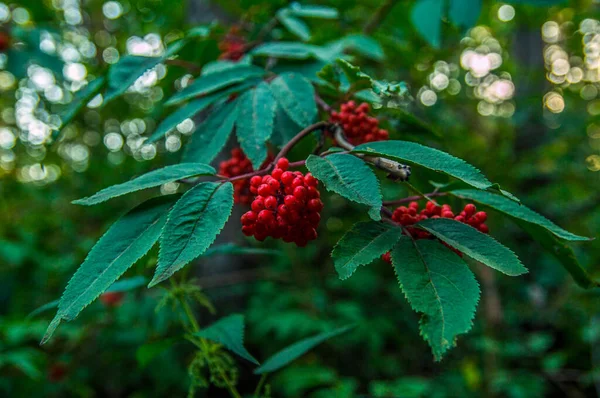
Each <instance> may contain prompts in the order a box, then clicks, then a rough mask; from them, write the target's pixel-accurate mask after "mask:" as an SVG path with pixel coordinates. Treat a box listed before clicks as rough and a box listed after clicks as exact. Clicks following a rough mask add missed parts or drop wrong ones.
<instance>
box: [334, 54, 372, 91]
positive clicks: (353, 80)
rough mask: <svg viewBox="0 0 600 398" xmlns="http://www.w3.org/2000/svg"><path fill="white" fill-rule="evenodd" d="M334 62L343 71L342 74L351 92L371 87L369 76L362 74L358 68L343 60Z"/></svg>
mask: <svg viewBox="0 0 600 398" xmlns="http://www.w3.org/2000/svg"><path fill="white" fill-rule="evenodd" d="M336 62H337V64H338V65H339V66H340V68H342V71H344V74H345V75H346V77H347V78H348V83H350V86H351V91H353V92H354V91H360V90H364V89H367V88H371V87H372V85H373V79H372V78H371V76H369V75H367V74H366V73H364V72H362V71H361V70H360V68H359V67H358V66H354V65H352V64H351V63H350V62H348V61H346V60H343V59H338V60H337V61H336ZM349 91H350V90H349Z"/></svg>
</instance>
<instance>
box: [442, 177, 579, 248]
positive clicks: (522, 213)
mask: <svg viewBox="0 0 600 398" xmlns="http://www.w3.org/2000/svg"><path fill="white" fill-rule="evenodd" d="M449 193H450V194H451V195H454V196H457V197H459V198H462V199H468V200H473V201H475V202H477V203H481V204H483V205H485V206H489V207H491V208H493V209H496V210H498V211H499V212H501V213H504V214H506V215H507V216H509V217H512V218H515V219H517V220H523V221H525V222H528V223H531V224H535V225H539V226H540V227H543V228H545V229H547V230H548V231H550V232H551V233H553V234H554V235H556V236H557V237H559V238H561V239H564V240H568V241H585V240H590V238H586V237H584V236H578V235H575V234H572V233H570V232H568V231H565V230H564V229H562V228H561V227H559V226H558V225H556V224H554V223H553V222H552V221H550V220H548V219H547V218H546V217H544V216H542V215H540V214H538V213H536V212H535V211H533V210H531V209H530V208H528V207H527V206H525V205H523V204H519V203H517V202H515V201H512V200H510V199H508V198H506V197H504V196H501V195H497V194H494V193H491V192H483V191H477V190H474V189H459V190H455V191H450V192H449Z"/></svg>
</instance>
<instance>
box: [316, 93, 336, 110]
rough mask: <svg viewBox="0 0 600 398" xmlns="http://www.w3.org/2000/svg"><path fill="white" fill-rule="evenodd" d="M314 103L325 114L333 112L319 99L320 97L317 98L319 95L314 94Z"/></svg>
mask: <svg viewBox="0 0 600 398" xmlns="http://www.w3.org/2000/svg"><path fill="white" fill-rule="evenodd" d="M315 101H316V102H317V105H319V106H320V107H321V109H323V110H324V111H325V112H327V113H331V111H332V110H333V108H332V107H331V106H330V105H329V104H328V103H327V102H325V100H323V98H321V96H319V94H317V93H315Z"/></svg>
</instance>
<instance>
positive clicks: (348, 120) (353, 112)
mask: <svg viewBox="0 0 600 398" xmlns="http://www.w3.org/2000/svg"><path fill="white" fill-rule="evenodd" d="M369 110H370V107H369V104H367V103H365V102H363V103H362V104H360V105H358V106H357V105H356V103H355V102H354V101H348V102H346V103H345V104H342V106H341V107H340V111H339V112H336V111H333V112H331V118H330V119H329V121H331V122H332V123H339V124H340V125H341V126H342V128H343V129H344V134H345V135H346V138H347V139H348V141H349V142H350V143H351V144H352V145H359V144H364V143H365V142H373V141H384V140H387V139H388V137H389V134H388V132H387V130H383V129H380V128H379V120H377V119H376V118H374V117H372V116H369V115H368V113H369Z"/></svg>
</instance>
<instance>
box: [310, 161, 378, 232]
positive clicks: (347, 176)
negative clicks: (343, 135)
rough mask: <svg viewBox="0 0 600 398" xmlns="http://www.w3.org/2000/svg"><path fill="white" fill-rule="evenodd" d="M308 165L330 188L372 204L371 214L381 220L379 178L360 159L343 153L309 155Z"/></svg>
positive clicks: (366, 203) (365, 203) (361, 202)
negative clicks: (324, 155)
mask: <svg viewBox="0 0 600 398" xmlns="http://www.w3.org/2000/svg"><path fill="white" fill-rule="evenodd" d="M306 167H307V168H308V170H309V171H310V172H311V173H312V174H313V175H314V176H315V178H317V179H318V180H319V181H321V182H322V183H323V185H325V188H327V190H329V191H333V192H335V193H337V194H340V195H342V196H343V197H345V198H346V199H349V200H352V201H354V202H356V203H360V204H364V205H367V206H369V207H370V209H369V215H370V216H371V218H372V219H373V220H375V221H379V220H381V214H380V213H379V212H380V209H381V189H380V187H379V181H377V177H376V176H375V174H374V173H373V171H372V170H371V169H370V168H369V166H367V165H366V164H365V162H363V161H362V160H361V159H359V158H357V157H355V156H352V155H348V154H344V153H336V154H333V155H329V156H327V157H325V158H321V157H319V156H315V155H310V156H309V157H308V159H307V160H306Z"/></svg>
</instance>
